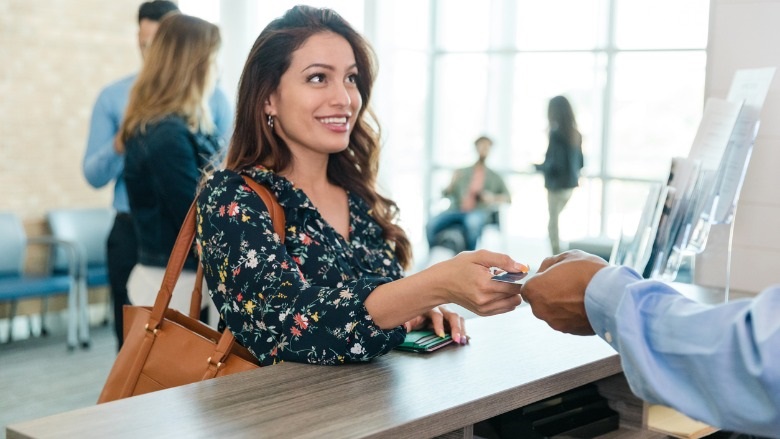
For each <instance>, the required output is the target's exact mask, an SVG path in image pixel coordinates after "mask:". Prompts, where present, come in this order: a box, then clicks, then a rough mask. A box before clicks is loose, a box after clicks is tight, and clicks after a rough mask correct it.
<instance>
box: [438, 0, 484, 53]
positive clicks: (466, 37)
mask: <svg viewBox="0 0 780 439" xmlns="http://www.w3.org/2000/svg"><path fill="white" fill-rule="evenodd" d="M490 5H491V2H490V1H479V2H475V1H472V0H447V1H439V2H437V3H436V28H437V29H438V32H437V46H438V48H439V49H440V50H445V51H465V50H486V49H487V48H488V46H489V42H490V29H491V25H490V24H491V23H490Z"/></svg>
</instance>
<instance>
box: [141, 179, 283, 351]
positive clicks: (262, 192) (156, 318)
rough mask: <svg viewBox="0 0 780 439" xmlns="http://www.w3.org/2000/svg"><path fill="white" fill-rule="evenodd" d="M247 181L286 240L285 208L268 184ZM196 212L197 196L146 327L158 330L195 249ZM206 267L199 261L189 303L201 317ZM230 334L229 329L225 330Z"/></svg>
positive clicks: (180, 233) (280, 234)
mask: <svg viewBox="0 0 780 439" xmlns="http://www.w3.org/2000/svg"><path fill="white" fill-rule="evenodd" d="M243 177H244V182H246V183H247V185H248V186H249V187H250V188H252V190H254V191H255V192H257V194H258V195H259V196H260V198H261V199H262V200H263V202H264V203H265V205H266V207H267V208H268V213H269V214H270V216H271V222H272V223H273V226H274V231H275V232H276V233H277V234H278V235H279V238H280V239H281V240H282V242H284V227H285V217H284V210H283V209H282V206H280V205H279V202H278V201H276V197H275V196H274V195H273V194H272V193H271V191H269V190H268V188H266V187H265V186H262V185H260V184H258V183H257V182H255V181H254V180H252V179H251V178H250V177H248V176H246V175H244V176H243ZM196 212H197V198H196V199H195V200H193V202H192V204H191V205H190V209H189V211H188V212H187V216H186V217H185V218H184V223H183V224H182V226H181V229H180V230H179V235H178V236H177V237H176V243H175V244H174V245H173V250H172V251H171V256H170V257H169V258H168V265H167V266H166V267H165V276H164V277H163V282H162V285H161V286H160V291H159V292H158V293H157V298H156V299H155V301H154V307H153V308H152V315H151V317H150V318H149V324H148V326H147V329H148V330H149V331H152V330H154V329H158V328H159V327H160V324H161V323H162V321H163V316H164V314H165V310H166V309H168V307H169V306H170V304H171V297H172V296H173V288H174V287H175V286H176V281H178V279H179V275H181V271H182V269H183V268H184V262H185V261H186V260H187V255H188V254H189V252H190V249H191V248H192V242H193V240H194V239H195V229H196V224H195V216H196ZM202 270H203V268H202V264H200V263H199V264H198V274H197V275H196V281H195V287H194V288H193V298H192V301H191V302H190V316H191V317H193V318H198V316H199V314H200V302H201V300H202V293H201V291H202V287H203V274H202V273H203V271H202ZM196 295H198V296H201V297H200V298H199V299H198V300H197V302H195V298H196V297H195V296H196ZM193 303H196V304H197V313H196V314H195V315H194V316H193V315H192V311H193V308H194V306H193ZM226 332H227V333H228V334H230V331H226ZM231 336H232V335H231Z"/></svg>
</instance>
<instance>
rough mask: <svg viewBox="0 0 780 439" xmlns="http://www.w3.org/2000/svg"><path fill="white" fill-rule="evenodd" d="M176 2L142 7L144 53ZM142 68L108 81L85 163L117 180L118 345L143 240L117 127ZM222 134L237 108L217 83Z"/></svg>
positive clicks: (88, 169)
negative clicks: (135, 223)
mask: <svg viewBox="0 0 780 439" xmlns="http://www.w3.org/2000/svg"><path fill="white" fill-rule="evenodd" d="M178 11H179V9H178V7H177V6H176V4H174V3H173V2H170V1H166V0H154V1H148V2H145V3H143V4H141V6H140V7H139V9H138V46H139V49H140V50H141V56H142V58H144V56H145V53H146V49H147V48H148V46H149V44H150V43H151V41H152V38H153V37H154V35H155V33H156V31H157V28H158V26H159V21H160V20H161V19H162V17H163V16H164V15H165V14H168V13H177V12H178ZM136 76H137V74H136V73H134V74H132V75H129V76H126V77H124V78H122V79H120V80H118V81H116V82H114V83H112V84H109V85H108V86H106V87H105V88H104V89H103V90H102V91H101V92H100V94H99V95H98V98H97V100H96V102H95V105H94V108H93V110H92V118H91V120H90V127H89V137H88V140H87V149H86V152H85V154H84V160H83V162H82V168H83V171H84V176H85V177H86V180H87V182H88V183H89V184H90V185H91V186H93V187H95V188H102V187H103V186H105V185H107V184H109V183H111V182H114V201H113V207H114V210H115V211H116V218H115V219H114V224H113V226H112V228H111V232H110V233H109V237H108V243H107V249H108V252H107V259H108V261H107V265H108V277H109V284H110V289H111V300H112V302H113V310H114V330H115V333H116V337H117V342H118V347H119V348H121V347H122V341H123V337H122V333H123V331H122V325H123V321H122V307H123V306H124V305H126V304H129V301H128V298H127V279H128V277H129V276H130V272H131V270H132V269H133V267H134V266H135V264H136V261H137V252H138V243H137V240H136V236H135V231H134V230H133V221H132V218H131V217H130V206H129V203H128V200H127V189H126V187H125V181H124V177H123V175H122V173H123V170H124V154H121V153H119V152H117V149H116V148H117V146H116V145H117V141H116V140H117V133H118V132H119V126H120V124H121V123H122V119H123V117H124V112H125V108H126V107H127V101H128V96H129V94H130V89H131V88H132V86H133V84H134V83H135V79H136ZM209 106H210V108H211V114H212V117H213V118H214V124H215V125H216V127H217V131H218V132H219V136H220V137H221V138H222V140H223V141H224V142H227V140H228V139H229V137H230V135H231V133H232V125H233V110H232V108H231V106H230V103H229V102H228V99H227V96H226V95H225V93H224V92H222V91H221V90H220V89H219V88H217V89H215V91H214V94H213V95H212V96H211V99H210V101H209Z"/></svg>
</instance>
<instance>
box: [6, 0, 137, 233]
mask: <svg viewBox="0 0 780 439" xmlns="http://www.w3.org/2000/svg"><path fill="white" fill-rule="evenodd" d="M138 5H139V1H138V0H112V1H104V0H0V59H2V64H3V65H2V68H0V75H2V76H0V95H1V96H2V99H0V134H1V135H0V157H1V158H2V159H0V187H2V188H3V189H2V194H1V195H0V209H10V210H13V211H15V212H17V213H18V214H19V215H20V216H21V217H22V219H23V220H24V221H25V223H26V224H28V226H29V227H28V228H29V229H31V230H36V227H35V223H39V224H40V223H42V221H43V216H44V214H45V212H46V211H47V210H48V209H50V208H54V207H82V206H84V207H86V206H105V205H108V204H110V201H111V192H110V191H111V189H110V188H103V189H101V190H95V189H93V188H92V187H90V186H89V185H88V184H87V183H86V180H85V179H84V177H83V175H82V173H81V159H82V157H83V153H84V149H85V145H86V137H87V131H88V128H89V117H90V113H91V109H92V104H93V103H94V100H95V98H96V96H97V94H98V92H99V91H100V89H101V87H102V86H103V85H105V84H106V83H108V82H110V81H112V80H114V79H116V78H119V77H121V76H123V75H125V74H127V73H131V72H133V71H135V70H137V69H138V67H139V64H140V55H139V53H138V49H137V47H136V32H137V24H136V17H137V15H136V14H137V11H138Z"/></svg>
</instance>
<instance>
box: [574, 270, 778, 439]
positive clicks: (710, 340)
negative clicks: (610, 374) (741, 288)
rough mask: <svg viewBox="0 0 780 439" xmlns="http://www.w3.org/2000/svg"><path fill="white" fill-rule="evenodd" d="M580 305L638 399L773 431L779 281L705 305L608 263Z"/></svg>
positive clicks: (724, 424) (739, 427)
mask: <svg viewBox="0 0 780 439" xmlns="http://www.w3.org/2000/svg"><path fill="white" fill-rule="evenodd" d="M585 309H586V312H587V314H588V319H589V320H590V322H591V325H592V326H593V329H594V330H595V331H596V334H598V335H599V336H601V338H603V339H604V340H605V341H607V342H608V343H609V344H610V345H611V346H612V347H613V348H615V350H617V351H618V352H619V353H620V357H621V362H622V365H623V371H624V372H625V375H626V378H627V379H628V382H629V384H630V386H631V390H632V391H633V392H634V393H636V394H637V395H638V396H639V397H641V398H642V399H644V400H646V401H649V402H651V403H657V404H662V405H665V406H668V407H672V408H675V409H676V410H678V411H680V412H682V413H685V414H686V415H688V416H690V417H692V418H694V419H697V420H700V421H702V422H705V423H707V424H709V425H713V426H716V427H720V428H723V429H727V430H731V431H735V432H741V433H751V434H757V435H762V436H768V437H780V285H777V286H774V287H771V288H768V289H767V290H765V291H763V292H762V293H761V294H760V295H758V296H757V297H755V298H754V299H742V300H734V301H731V302H728V303H725V304H720V305H704V304H701V303H698V302H695V301H693V300H690V299H688V298H686V297H684V296H682V295H681V294H680V293H678V292H677V291H676V290H674V289H673V288H671V287H670V286H668V285H666V284H664V283H662V282H658V281H652V280H643V279H642V278H641V276H639V275H638V274H637V273H636V272H635V271H633V270H631V269H629V268H626V267H614V266H613V267H607V268H604V269H602V270H600V271H599V272H598V273H597V274H596V276H594V277H593V279H592V280H591V282H590V285H588V288H587V291H586V295H585Z"/></svg>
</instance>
